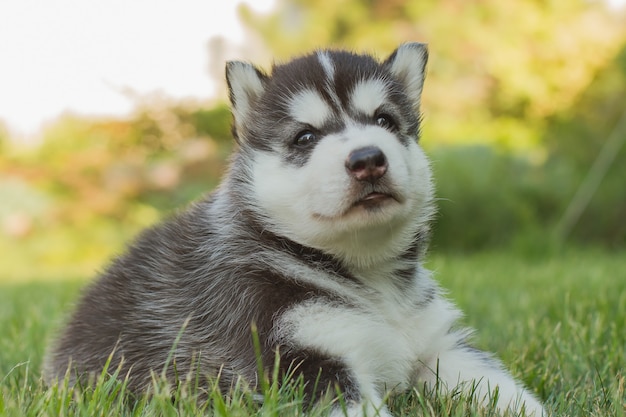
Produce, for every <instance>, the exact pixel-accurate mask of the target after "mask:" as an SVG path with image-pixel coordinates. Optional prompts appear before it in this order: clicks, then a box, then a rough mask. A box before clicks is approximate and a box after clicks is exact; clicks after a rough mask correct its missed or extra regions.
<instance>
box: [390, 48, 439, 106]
mask: <svg viewBox="0 0 626 417" xmlns="http://www.w3.org/2000/svg"><path fill="white" fill-rule="evenodd" d="M427 61H428V47H427V46H426V44H425V43H405V44H402V45H400V47H399V48H398V49H396V50H395V51H394V52H393V53H392V54H391V55H390V56H389V58H387V60H386V61H385V65H387V66H388V68H389V70H390V71H391V73H392V74H393V75H394V76H395V77H396V78H397V79H398V81H400V82H401V83H402V84H403V85H404V87H405V89H406V92H407V94H408V96H409V98H410V99H411V102H412V104H413V108H414V109H415V111H416V112H417V113H419V111H420V102H421V99H422V88H423V86H424V78H425V77H426V62H427Z"/></svg>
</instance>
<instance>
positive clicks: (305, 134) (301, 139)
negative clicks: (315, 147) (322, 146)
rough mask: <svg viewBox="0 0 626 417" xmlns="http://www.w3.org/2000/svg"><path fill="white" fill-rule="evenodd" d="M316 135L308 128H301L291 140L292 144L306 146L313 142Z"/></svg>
mask: <svg viewBox="0 0 626 417" xmlns="http://www.w3.org/2000/svg"><path fill="white" fill-rule="evenodd" d="M316 139H317V136H316V135H315V133H313V132H311V131H310V130H303V131H302V132H300V133H298V134H297V135H296V137H295V138H294V140H293V144H294V145H296V146H300V147H306V146H309V145H311V144H313V143H314V142H315V140H316Z"/></svg>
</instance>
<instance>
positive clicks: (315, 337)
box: [281, 293, 431, 388]
mask: <svg viewBox="0 0 626 417" xmlns="http://www.w3.org/2000/svg"><path fill="white" fill-rule="evenodd" d="M422 313H423V309H422V308H421V307H420V306H419V305H418V303H415V302H414V300H412V297H411V296H410V294H400V293H396V294H392V293H389V294H377V295H376V296H373V297H367V298H363V299H359V302H358V303H356V304H353V305H338V304H331V303H328V302H326V301H324V300H319V299H318V300H312V301H308V302H305V303H302V304H300V305H297V306H295V307H293V308H291V309H290V310H289V311H288V312H286V313H285V315H284V316H283V317H282V320H281V322H282V325H283V327H282V330H283V331H284V332H285V335H286V336H287V337H288V338H289V339H292V341H293V342H295V343H296V344H297V345H299V346H301V347H303V348H313V349H316V350H320V351H322V352H324V353H326V354H329V355H332V356H334V357H339V358H341V359H343V360H344V361H346V362H347V363H348V365H350V366H351V368H352V369H354V370H355V372H357V373H358V374H360V375H361V377H367V378H368V379H373V380H375V381H376V382H378V383H381V384H384V385H386V386H387V387H388V388H404V387H405V385H406V383H407V382H408V380H409V379H410V378H411V373H412V372H413V371H414V370H415V369H416V368H417V367H418V366H419V361H420V357H421V356H422V354H423V353H424V350H425V348H426V346H427V345H428V339H429V333H430V332H431V331H430V330H429V327H430V324H429V323H425V322H424V320H423V317H422V315H423V314H422Z"/></svg>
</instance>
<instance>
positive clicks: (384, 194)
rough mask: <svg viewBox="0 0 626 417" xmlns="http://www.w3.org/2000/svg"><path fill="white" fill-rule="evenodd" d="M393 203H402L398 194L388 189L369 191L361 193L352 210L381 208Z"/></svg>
mask: <svg viewBox="0 0 626 417" xmlns="http://www.w3.org/2000/svg"><path fill="white" fill-rule="evenodd" d="M393 202H396V203H401V202H402V199H401V198H400V197H399V196H398V195H397V194H396V193H394V192H392V191H390V190H388V189H374V190H367V191H364V192H363V193H361V194H360V195H359V196H358V197H357V198H356V199H355V200H354V203H352V208H355V207H363V208H366V209H372V208H379V207H382V206H384V205H387V204H389V203H393Z"/></svg>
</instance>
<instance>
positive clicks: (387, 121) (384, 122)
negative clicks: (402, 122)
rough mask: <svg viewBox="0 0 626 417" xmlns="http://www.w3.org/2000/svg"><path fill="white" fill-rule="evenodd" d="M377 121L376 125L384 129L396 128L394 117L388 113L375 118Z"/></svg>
mask: <svg viewBox="0 0 626 417" xmlns="http://www.w3.org/2000/svg"><path fill="white" fill-rule="evenodd" d="M374 119H375V120H376V125H377V126H380V127H382V128H383V129H388V130H394V129H395V128H396V122H395V121H394V120H393V117H391V116H390V115H388V114H386V113H380V114H377V115H376V116H374Z"/></svg>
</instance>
